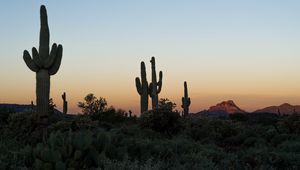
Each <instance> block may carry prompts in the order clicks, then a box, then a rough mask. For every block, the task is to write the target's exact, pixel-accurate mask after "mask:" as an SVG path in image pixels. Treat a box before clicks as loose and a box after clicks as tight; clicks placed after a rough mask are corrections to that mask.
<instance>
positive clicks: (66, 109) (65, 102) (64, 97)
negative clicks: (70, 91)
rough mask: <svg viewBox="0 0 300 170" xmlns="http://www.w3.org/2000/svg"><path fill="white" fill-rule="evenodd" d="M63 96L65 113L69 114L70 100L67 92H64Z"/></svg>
mask: <svg viewBox="0 0 300 170" xmlns="http://www.w3.org/2000/svg"><path fill="white" fill-rule="evenodd" d="M61 98H62V99H63V113H64V114H67V112H68V101H67V96H66V93H65V92H64V93H63V95H61Z"/></svg>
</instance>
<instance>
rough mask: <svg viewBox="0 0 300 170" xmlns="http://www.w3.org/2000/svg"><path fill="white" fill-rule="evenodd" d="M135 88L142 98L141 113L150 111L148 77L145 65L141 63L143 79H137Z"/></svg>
mask: <svg viewBox="0 0 300 170" xmlns="http://www.w3.org/2000/svg"><path fill="white" fill-rule="evenodd" d="M135 86H136V90H137V92H138V93H139V95H140V96H141V99H140V102H141V104H140V105H141V113H143V112H145V111H148V90H149V88H148V82H147V75H146V67H145V63H144V62H143V61H142V62H141V79H140V78H138V77H136V78H135Z"/></svg>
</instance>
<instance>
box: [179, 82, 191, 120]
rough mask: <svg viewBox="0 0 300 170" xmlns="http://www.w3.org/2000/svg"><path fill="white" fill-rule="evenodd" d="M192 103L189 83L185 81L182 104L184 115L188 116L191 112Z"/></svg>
mask: <svg viewBox="0 0 300 170" xmlns="http://www.w3.org/2000/svg"><path fill="white" fill-rule="evenodd" d="M190 104H191V99H190V98H189V95H188V89H187V83H186V81H185V82H184V97H182V105H181V107H182V108H183V116H187V115H188V114H189V106H190Z"/></svg>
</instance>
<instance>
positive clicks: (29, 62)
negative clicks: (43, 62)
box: [23, 50, 39, 72]
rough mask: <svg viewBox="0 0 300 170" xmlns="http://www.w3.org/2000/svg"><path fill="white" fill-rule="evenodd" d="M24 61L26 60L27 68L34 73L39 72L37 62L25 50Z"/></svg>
mask: <svg viewBox="0 0 300 170" xmlns="http://www.w3.org/2000/svg"><path fill="white" fill-rule="evenodd" d="M23 59H24V61H25V63H26V65H27V67H28V68H29V69H30V70H31V71H33V72H38V71H39V67H38V66H37V65H36V64H35V62H34V61H33V59H32V58H31V56H30V54H29V52H28V51H27V50H24V53H23Z"/></svg>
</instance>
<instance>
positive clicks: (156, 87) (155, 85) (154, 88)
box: [149, 57, 163, 109]
mask: <svg viewBox="0 0 300 170" xmlns="http://www.w3.org/2000/svg"><path fill="white" fill-rule="evenodd" d="M150 62H151V69H152V81H151V83H150V85H149V95H150V97H151V100H152V109H157V108H158V94H159V93H160V91H161V87H162V76H163V73H162V71H160V72H159V81H158V82H157V80H156V70H155V58H154V57H152V58H151V60H150Z"/></svg>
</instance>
